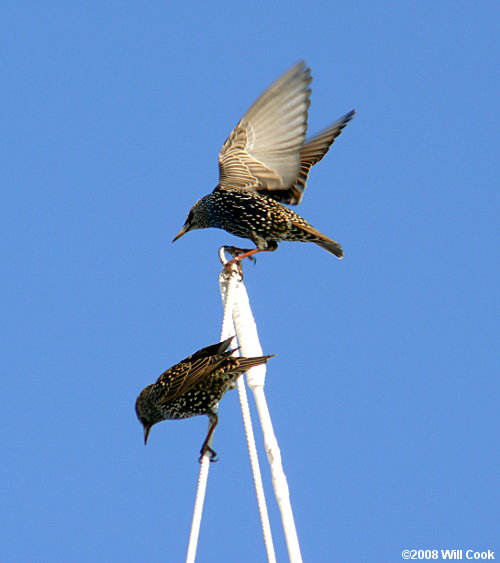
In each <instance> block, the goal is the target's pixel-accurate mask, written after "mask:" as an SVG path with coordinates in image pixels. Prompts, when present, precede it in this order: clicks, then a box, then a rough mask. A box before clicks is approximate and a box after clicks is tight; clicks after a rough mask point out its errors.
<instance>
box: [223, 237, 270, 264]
mask: <svg viewBox="0 0 500 563" xmlns="http://www.w3.org/2000/svg"><path fill="white" fill-rule="evenodd" d="M232 248H234V247H232ZM277 248H278V243H277V242H275V241H274V240H270V241H267V247H266V248H252V249H251V250H246V249H243V248H240V249H238V250H243V254H237V255H236V256H235V257H234V258H233V259H232V260H229V262H228V263H227V264H226V268H227V267H229V268H230V267H231V266H232V265H233V264H236V263H237V262H240V261H241V260H243V258H250V259H251V260H255V258H254V257H253V255H254V254H257V252H273V251H274V250H276V249H277ZM233 256H234V254H233Z"/></svg>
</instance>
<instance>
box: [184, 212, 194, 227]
mask: <svg viewBox="0 0 500 563" xmlns="http://www.w3.org/2000/svg"><path fill="white" fill-rule="evenodd" d="M193 218H194V213H193V212H192V211H190V212H189V215H188V216H187V219H186V223H188V224H191V223H192V222H193Z"/></svg>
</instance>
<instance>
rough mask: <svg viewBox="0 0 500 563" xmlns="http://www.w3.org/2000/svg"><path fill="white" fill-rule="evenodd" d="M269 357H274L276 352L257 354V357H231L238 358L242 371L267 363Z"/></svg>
mask: <svg viewBox="0 0 500 563" xmlns="http://www.w3.org/2000/svg"><path fill="white" fill-rule="evenodd" d="M269 358H274V354H273V355H272V356H256V357H255V358H241V357H238V356H232V357H231V359H233V360H237V364H238V371H239V372H241V373H243V372H244V371H247V369H250V368H253V367H254V366H260V365H261V364H266V363H267V360H269Z"/></svg>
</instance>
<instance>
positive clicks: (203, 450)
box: [198, 412, 219, 463]
mask: <svg viewBox="0 0 500 563" xmlns="http://www.w3.org/2000/svg"><path fill="white" fill-rule="evenodd" d="M207 416H208V418H209V419H210V428H209V429H208V434H207V437H206V438H205V441H204V442H203V445H202V446H201V450H200V457H199V459H198V461H199V462H200V463H201V460H202V459H203V456H204V455H205V454H206V453H207V452H208V453H209V454H210V461H212V462H214V461H219V460H218V459H217V453H216V452H215V451H214V450H213V449H212V448H211V447H210V446H209V445H208V443H209V442H210V439H211V438H212V434H213V433H214V430H215V427H216V426H217V423H218V422H219V418H218V417H217V413H215V412H209V413H207Z"/></svg>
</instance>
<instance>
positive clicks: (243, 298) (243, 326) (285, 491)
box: [233, 281, 302, 563]
mask: <svg viewBox="0 0 500 563" xmlns="http://www.w3.org/2000/svg"><path fill="white" fill-rule="evenodd" d="M236 292H237V295H236V296H235V301H234V302H235V307H234V310H233V322H234V327H235V329H236V336H237V337H238V342H239V344H240V350H241V353H242V354H243V355H244V356H256V355H257V356H258V355H261V354H262V347H261V345H260V341H259V335H258V333H257V325H256V324H255V320H254V317H253V314H252V310H251V308H250V301H249V299H248V294H247V291H246V288H245V285H244V284H243V282H242V281H241V282H240V283H238V284H237V286H236ZM265 378H266V369H265V365H261V366H256V367H254V368H252V370H251V372H249V373H248V374H247V382H248V385H249V387H250V389H252V391H253V394H254V398H255V403H256V405H257V412H258V413H259V419H260V424H261V427H262V433H263V435H264V445H265V448H266V453H267V459H268V461H269V466H270V468H271V476H272V482H273V488H274V494H275V497H276V501H277V503H278V506H279V509H280V513H281V522H282V525H283V531H284V534H285V539H286V545H287V549H288V557H289V559H290V563H302V555H301V553H300V545H299V539H298V536H297V529H296V526H295V520H294V517H293V511H292V505H291V503H290V491H289V488H288V482H287V479H286V475H285V472H284V471H283V464H282V460H281V452H280V449H279V446H278V441H277V439H276V436H275V434H274V429H273V425H272V422H271V415H270V414H269V409H268V407H267V401H266V396H265V393H264V384H265Z"/></svg>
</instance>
